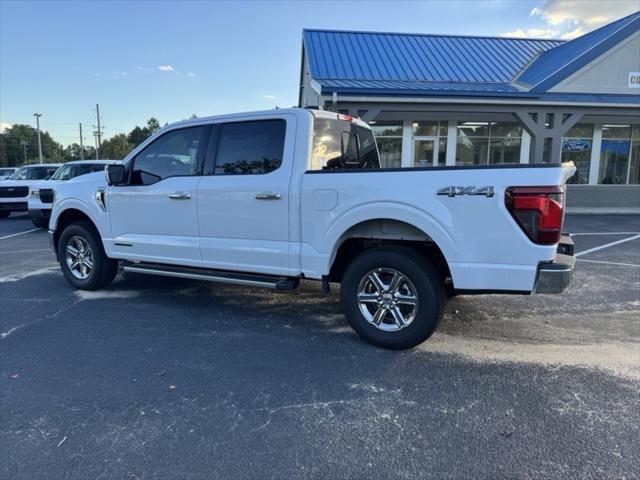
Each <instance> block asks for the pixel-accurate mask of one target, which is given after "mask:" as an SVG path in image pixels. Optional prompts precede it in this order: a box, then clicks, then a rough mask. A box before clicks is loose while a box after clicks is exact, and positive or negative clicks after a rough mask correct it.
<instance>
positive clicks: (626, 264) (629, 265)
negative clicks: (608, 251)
mask: <svg viewBox="0 0 640 480" xmlns="http://www.w3.org/2000/svg"><path fill="white" fill-rule="evenodd" d="M578 261H579V262H589V263H603V264H605V265H616V266H619V267H640V265H637V264H635V263H620V262H605V261H603V260H587V259H586V258H578Z"/></svg>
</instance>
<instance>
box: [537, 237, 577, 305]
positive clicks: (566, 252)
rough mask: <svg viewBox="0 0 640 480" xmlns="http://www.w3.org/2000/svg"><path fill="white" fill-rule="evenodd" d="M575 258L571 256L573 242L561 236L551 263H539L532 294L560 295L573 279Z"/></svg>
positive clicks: (569, 238)
mask: <svg viewBox="0 0 640 480" xmlns="http://www.w3.org/2000/svg"><path fill="white" fill-rule="evenodd" d="M575 264H576V257H574V256H573V240H572V239H571V237H569V236H563V237H562V238H561V239H560V244H559V245H558V251H557V253H556V256H555V258H554V259H553V261H552V262H545V263H540V264H539V265H538V273H537V275H536V283H535V285H534V287H533V293H562V292H564V291H565V290H567V289H568V288H569V286H570V285H571V280H572V279H573V269H574V267H575Z"/></svg>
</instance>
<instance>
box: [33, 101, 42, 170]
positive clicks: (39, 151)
mask: <svg viewBox="0 0 640 480" xmlns="http://www.w3.org/2000/svg"><path fill="white" fill-rule="evenodd" d="M33 116H34V117H36V125H37V126H38V157H40V163H42V142H41V141H40V117H41V116H42V114H41V113H34V114H33Z"/></svg>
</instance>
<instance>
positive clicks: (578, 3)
mask: <svg viewBox="0 0 640 480" xmlns="http://www.w3.org/2000/svg"><path fill="white" fill-rule="evenodd" d="M637 10H638V2H637V1H635V0H630V1H624V0H618V1H617V0H608V1H606V2H605V1H604V0H544V1H543V2H542V3H541V4H540V5H538V6H537V7H535V8H533V9H532V10H531V13H530V14H529V17H530V18H533V19H538V20H541V21H543V22H544V25H543V26H541V27H539V28H529V29H523V28H520V29H516V30H513V31H511V32H506V33H504V34H503V35H504V36H505V37H528V38H561V39H563V40H571V39H572V38H576V37H579V36H580V35H584V34H585V33H588V32H590V31H591V30H595V29H596V28H599V27H601V26H603V25H606V24H607V23H611V22H613V21H615V20H618V19H619V18H622V17H625V16H627V15H630V14H632V13H634V12H635V11H637Z"/></svg>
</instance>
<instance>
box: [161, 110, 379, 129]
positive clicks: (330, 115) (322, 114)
mask: <svg viewBox="0 0 640 480" xmlns="http://www.w3.org/2000/svg"><path fill="white" fill-rule="evenodd" d="M282 114H293V115H297V116H300V115H307V114H310V115H312V116H313V117H315V118H327V119H336V120H345V121H351V122H354V123H357V124H359V125H364V126H366V125H367V124H366V123H365V122H363V121H362V120H360V119H359V118H358V117H355V116H351V115H341V114H339V113H336V112H332V111H329V110H319V109H311V108H272V109H270V110H256V111H252V112H239V113H227V114H223V115H212V116H208V117H199V118H190V119H188V120H181V121H179V122H173V123H170V124H168V125H166V126H164V127H162V128H161V129H160V130H164V129H165V128H167V129H168V128H174V127H176V126H178V125H180V126H188V125H199V124H201V123H209V122H212V121H216V120H230V119H241V118H243V117H255V116H258V115H274V116H275V115H282ZM340 117H344V118H340Z"/></svg>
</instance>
